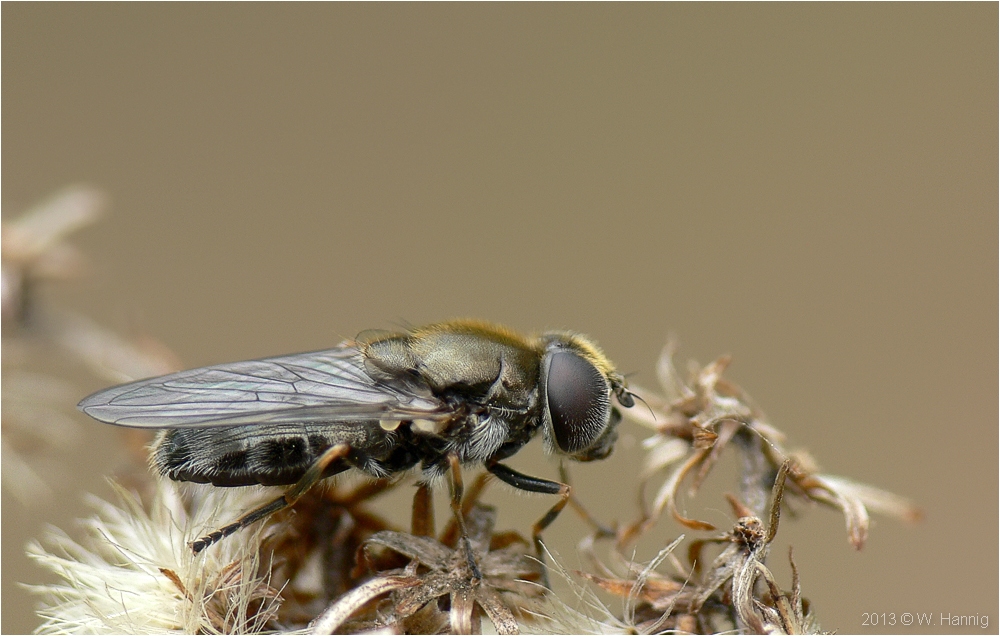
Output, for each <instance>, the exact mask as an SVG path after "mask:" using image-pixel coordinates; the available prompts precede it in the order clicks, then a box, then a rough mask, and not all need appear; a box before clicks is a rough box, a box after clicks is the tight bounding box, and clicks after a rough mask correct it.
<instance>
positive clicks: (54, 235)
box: [0, 186, 180, 506]
mask: <svg viewBox="0 0 1000 636" xmlns="http://www.w3.org/2000/svg"><path fill="white" fill-rule="evenodd" d="M104 206H105V197H104V195H103V194H102V193H101V192H99V191H97V190H94V189H92V188H88V187H84V186H74V187H70V188H67V189H65V190H63V191H62V192H59V193H57V194H56V195H54V196H52V197H51V198H49V199H47V200H46V201H43V202H42V203H40V204H39V205H36V206H35V207H33V208H31V209H30V210H28V211H27V212H25V213H24V214H22V215H21V216H19V217H18V218H16V219H14V220H13V221H9V222H8V221H5V222H4V223H3V228H2V234H0V237H2V243H3V252H2V254H3V259H2V273H3V276H2V280H3V295H2V298H3V304H2V310H3V350H4V356H3V384H4V388H5V390H4V394H3V396H4V400H3V418H2V419H3V436H2V440H3V445H2V449H3V457H2V459H3V461H2V463H0V465H2V467H3V486H4V488H5V489H7V490H8V491H9V492H10V493H11V494H13V495H14V496H15V497H16V498H17V499H18V500H19V501H20V502H21V503H22V504H24V505H26V506H33V505H36V504H37V503H39V502H45V501H48V500H49V498H50V496H51V494H52V488H51V486H50V483H55V482H57V481H69V482H71V481H72V480H68V479H65V477H67V476H66V475H63V474H62V469H61V462H60V461H59V458H60V457H61V453H65V452H68V451H69V450H71V449H73V448H75V447H76V445H77V443H78V441H79V439H80V436H81V434H82V428H81V425H80V422H79V421H78V419H77V418H78V414H77V412H76V410H75V409H74V408H73V407H74V406H75V404H76V402H77V401H78V399H79V393H80V390H79V389H77V388H75V387H74V386H73V385H72V384H71V383H70V382H69V381H67V380H65V379H63V378H61V377H59V376H58V375H57V374H56V373H55V372H53V371H52V368H51V367H53V366H54V365H53V364H52V362H54V361H55V362H58V361H60V360H64V361H70V362H72V363H75V364H82V365H83V366H84V367H85V368H86V369H88V370H89V371H90V372H91V373H93V374H96V375H97V376H99V377H101V378H102V379H104V380H105V381H107V382H124V381H127V380H131V379H136V378H141V377H147V376H150V375H159V374H162V373H167V372H169V371H172V370H176V369H177V368H179V366H180V365H179V364H178V362H177V360H176V358H175V357H174V356H173V354H171V353H170V352H169V351H168V350H167V349H166V348H165V347H163V346H162V345H160V344H159V343H157V342H156V341H155V340H153V339H152V338H142V339H139V340H138V341H136V342H132V341H129V340H127V339H125V338H122V337H121V336H119V335H117V334H115V333H114V332H112V331H109V330H108V329H105V328H103V327H101V326H100V325H98V324H96V323H94V322H93V321H91V320H89V319H87V318H85V317H84V316H81V315H79V314H77V313H75V312H72V311H68V310H66V309H61V308H57V307H53V306H51V305H45V304H43V303H42V301H41V299H40V298H39V292H40V289H41V288H42V287H43V286H45V285H47V284H51V283H56V282H62V281H70V280H74V279H77V278H79V277H81V276H82V275H83V274H84V273H86V270H87V259H86V258H85V256H84V255H83V254H82V253H80V252H79V250H77V249H76V248H74V247H73V246H72V245H71V244H69V243H68V241H67V239H68V238H69V236H70V235H71V234H72V233H74V232H76V231H77V230H80V229H82V228H84V227H87V226H89V225H91V224H93V223H94V222H96V221H97V220H99V219H100V218H101V216H102V215H103V209H104ZM33 367H40V368H42V369H44V370H38V369H36V368H33ZM123 434H124V435H128V433H123ZM133 435H134V434H133ZM133 446H138V445H133ZM140 463H143V462H140ZM45 474H47V475H50V476H55V477H56V479H50V480H46V479H45V478H43V477H42V475H45Z"/></svg>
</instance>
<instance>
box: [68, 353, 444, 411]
mask: <svg viewBox="0 0 1000 636" xmlns="http://www.w3.org/2000/svg"><path fill="white" fill-rule="evenodd" d="M79 408H80V410H81V411H83V412H84V413H86V414H87V415H89V416H91V417H93V418H94V419H97V420H100V421H102V422H107V423H109V424H118V425H121V426H135V427H151V428H155V427H161V428H178V427H204V426H232V425H237V424H256V423H308V422H335V421H349V420H359V419H366V420H371V419H431V420H438V419H445V418H447V417H448V416H450V415H451V414H452V409H450V408H449V407H448V406H447V405H446V404H445V403H444V402H443V401H441V400H439V399H437V398H435V397H434V396H433V395H431V393H430V391H421V390H419V389H417V388H414V387H407V386H404V385H402V384H400V385H399V386H396V385H389V384H386V383H384V382H378V381H376V380H373V379H372V378H371V377H370V376H369V375H368V374H367V373H366V372H365V366H364V358H363V356H362V354H361V352H360V351H358V349H357V348H356V347H354V346H352V345H351V344H350V343H344V344H341V345H340V346H339V347H337V348H335V349H328V350H326V351H313V352H310V353H298V354H294V355H288V356H280V357H277V358H267V359H264V360H249V361H246V362H233V363H230V364H220V365H216V366H211V367H204V368H201V369H191V370H190V371H181V372H179V373H173V374H170V375H165V376H161V377H158V378H150V379H148V380H140V381H138V382H131V383H129V384H123V385H121V386H116V387H112V388H110V389H105V390H103V391H98V392H97V393H95V394H93V395H91V396H90V397H88V398H86V399H84V400H83V401H82V402H80V404H79Z"/></svg>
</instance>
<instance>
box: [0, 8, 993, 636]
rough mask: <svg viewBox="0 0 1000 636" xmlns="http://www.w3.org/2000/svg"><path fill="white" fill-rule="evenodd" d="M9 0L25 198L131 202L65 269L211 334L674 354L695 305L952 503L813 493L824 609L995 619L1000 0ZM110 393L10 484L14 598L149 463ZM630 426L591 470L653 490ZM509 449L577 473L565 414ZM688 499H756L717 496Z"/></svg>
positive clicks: (811, 545)
mask: <svg viewBox="0 0 1000 636" xmlns="http://www.w3.org/2000/svg"><path fill="white" fill-rule="evenodd" d="M2 17H3V38H2V40H3V41H2V46H3V51H2V52H3V58H2V60H3V68H2V71H3V198H2V201H3V209H4V216H5V218H6V219H9V218H12V217H13V216H14V215H16V214H17V213H18V212H19V211H21V210H24V209H26V208H27V207H29V206H30V205H31V204H33V203H35V202H36V201H38V200H40V199H42V198H43V197H45V196H47V195H49V194H50V193H52V192H53V191H55V190H57V189H59V188H61V187H63V186H65V185H67V184H71V183H78V182H85V183H89V184H93V185H95V186H97V187H100V188H102V189H103V190H104V191H105V192H106V193H107V194H108V195H109V197H110V199H111V201H112V204H111V210H110V214H109V217H108V219H107V220H105V221H103V222H102V223H99V224H97V225H95V226H93V227H91V228H88V229H87V230H85V231H83V232H81V233H79V234H78V235H77V236H75V237H74V239H73V243H74V244H75V245H77V246H79V247H80V248H81V249H83V250H84V251H85V252H86V253H87V254H89V255H90V256H91V257H92V262H93V268H92V274H91V276H90V277H89V278H87V279H85V280H84V281H82V282H79V283H73V284H65V285H60V286H53V287H51V288H50V289H47V290H45V291H46V294H45V296H44V301H45V302H47V303H50V304H52V305H59V306H63V307H70V308H74V309H77V310H79V311H81V312H83V313H85V314H86V315H88V316H90V317H92V318H94V319H96V320H98V321H100V322H101V323H102V324H105V325H107V326H110V327H113V328H115V329H117V330H118V331H120V332H122V333H126V334H137V333H145V334H151V335H153V336H155V337H157V338H158V339H160V340H161V341H162V342H163V343H165V344H167V345H168V346H169V347H170V348H172V349H173V350H174V351H175V352H176V353H177V354H178V355H179V356H180V358H181V359H182V361H183V363H184V365H185V366H189V367H191V366H200V365H206V364H211V363H217V362H224V361H232V360H239V359H247V358H253V357H260V356H265V355H272V354H281V353H288V352H294V351H304V350H309V349H317V348H324V347H328V346H332V345H333V344H335V343H336V342H337V341H338V340H339V339H340V338H341V337H343V336H351V335H354V334H356V333H357V332H359V331H361V330H363V329H367V328H375V327H389V328H391V327H394V326H397V325H399V324H403V323H414V324H420V323H424V322H428V321H434V320H439V319H444V318H449V317H456V316H477V317H482V318H488V319H490V320H494V321H499V322H503V323H507V324H509V325H511V326H513V327H516V328H518V329H522V330H525V331H530V330H535V329H543V328H550V327H568V328H573V329H578V330H580V331H583V332H585V333H588V334H590V335H592V336H593V337H594V338H596V339H597V340H598V341H599V342H600V343H601V344H602V345H603V346H604V348H605V349H606V351H607V352H608V354H609V355H610V356H611V357H612V359H614V360H615V361H616V362H617V363H618V365H619V367H620V368H621V369H622V370H624V371H626V372H633V373H635V375H634V376H632V377H633V380H634V381H635V382H637V383H639V384H644V385H647V386H650V385H654V384H655V380H654V374H653V365H654V362H655V360H656V358H657V356H658V354H659V351H660V348H661V346H662V345H663V343H664V342H665V339H666V336H667V334H668V332H674V333H676V334H677V336H678V337H679V339H680V342H681V352H680V354H681V355H680V357H681V359H682V360H684V359H687V358H690V357H694V358H697V359H698V360H700V361H701V362H707V361H709V360H710V359H712V358H714V357H715V356H717V355H719V354H722V353H731V354H732V355H733V356H734V360H735V361H734V364H733V366H732V367H731V370H730V373H729V376H730V377H731V378H733V379H734V380H736V381H737V382H739V383H741V384H742V385H743V386H744V387H745V388H746V389H747V390H748V391H749V392H750V394H751V395H752V396H753V397H754V398H755V399H756V400H757V402H758V403H759V404H760V405H761V406H762V407H763V408H764V409H765V410H766V411H767V413H768V415H769V416H770V418H771V420H772V421H773V423H774V424H775V425H777V426H778V427H780V428H782V429H783V430H784V431H785V432H786V433H788V435H789V445H790V446H793V447H799V446H804V447H806V448H809V449H810V450H811V451H812V452H813V454H814V455H815V456H816V457H817V458H818V460H819V461H820V462H821V464H822V466H823V468H824V469H825V470H826V471H827V472H831V473H837V474H841V475H848V476H851V477H854V478H857V479H859V480H862V481H866V482H869V483H872V484H876V485H879V486H882V487H885V488H887V489H890V490H892V491H894V492H897V493H899V494H902V495H906V496H909V497H912V498H913V499H915V500H916V501H917V502H918V503H919V504H920V505H921V506H922V507H923V508H924V509H925V511H926V515H927V516H926V520H925V521H924V522H923V523H922V524H920V525H917V526H906V525H904V524H901V523H898V522H896V521H894V520H889V519H884V518H876V523H875V526H874V528H873V529H872V532H871V538H870V540H869V543H868V545H867V546H866V547H865V549H864V550H863V551H862V552H860V553H857V552H855V551H854V550H852V549H851V548H850V547H849V545H848V543H847V538H846V534H845V532H844V529H843V521H842V518H841V517H840V516H839V514H838V513H835V512H833V511H830V510H826V509H814V510H805V511H802V512H803V514H802V515H801V516H800V517H799V518H798V519H794V520H791V518H790V517H789V520H787V521H783V524H782V527H781V533H780V534H779V537H778V544H779V547H777V548H776V549H775V551H774V552H773V554H774V555H775V556H774V557H773V559H772V561H774V562H775V566H776V571H777V572H778V573H779V576H783V577H784V578H783V579H782V583H783V584H784V585H786V586H787V585H788V584H789V578H788V574H787V572H788V570H787V566H785V565H784V561H785V558H784V554H785V551H786V548H785V546H787V545H788V544H792V545H794V546H795V550H796V558H797V562H798V565H799V569H800V571H801V576H802V585H803V590H804V593H805V595H806V596H808V597H809V598H810V599H811V600H812V602H813V604H814V606H815V608H816V610H817V612H818V617H819V619H820V621H821V624H822V625H823V627H824V628H826V629H836V630H840V631H841V632H866V631H875V632H881V631H885V628H884V627H881V626H879V627H876V628H872V627H865V626H864V625H863V624H862V620H863V612H879V613H882V612H886V613H888V612H896V613H897V614H899V613H902V612H932V613H934V614H935V615H937V614H940V613H942V612H943V613H951V614H969V615H986V616H988V617H989V631H994V630H995V629H996V625H997V624H998V620H1000V616H998V605H997V599H998V587H997V569H996V568H997V562H998V553H997V521H998V510H997V502H998V491H997V470H998V455H997V448H998V423H997V397H998V395H997V386H998V377H997V368H998V364H997V350H998V342H997V306H998V298H997V287H998V285H997V282H998V281H997V263H998V259H997V229H998V227H997V218H998V212H997V210H998V200H997V174H998V163H997V132H998V131H997V120H998V110H997V92H998V86H997V74H998V73H997V46H998V39H997V22H998V12H997V5H996V4H993V3H982V4H947V5H944V4H920V5H913V4H878V5H870V4H865V5H848V4H837V5H816V4H809V5H799V4H781V5H771V4H739V5H731V4H711V5H672V4H670V5H661V4H642V5H607V4H587V5H578V4H558V5H542V4H530V5H520V4H519V5H504V4H491V5H465V4H457V5H452V4H449V5H430V4H421V5H407V4H392V5H380V4H365V5H351V4H333V5H324V4H309V5H292V6H290V5H281V6H278V5H267V4H255V5H232V4H226V5H198V4H194V5H192V4H171V5H152V6H151V5H135V4H127V5H121V4H118V5H104V4H70V5H67V4H10V3H5V4H4V5H3V8H2ZM76 382H77V385H78V386H79V397H82V396H83V395H85V394H86V393H88V392H90V391H92V390H95V389H98V388H100V385H101V382H100V381H98V380H95V379H93V378H92V377H91V378H89V379H88V377H87V376H85V375H80V377H79V378H78V379H77V380H76ZM86 426H87V428H86V430H87V442H86V444H84V445H82V447H80V448H79V452H78V453H75V454H73V455H72V456H69V457H66V458H65V465H66V466H68V467H70V468H71V470H72V471H73V475H74V477H73V479H68V480H64V481H63V482H61V483H60V484H58V485H57V488H58V489H59V497H58V498H57V500H56V501H55V502H54V503H51V504H48V505H42V506H39V507H36V508H34V509H28V508H25V507H24V506H23V505H21V504H19V503H18V502H17V501H15V500H13V499H11V498H9V496H8V493H7V492H6V491H5V492H4V495H3V497H4V498H3V513H4V519H3V580H2V583H3V591H2V600H3V607H2V610H3V624H2V629H3V631H4V632H17V631H24V630H30V629H33V628H34V627H35V626H36V625H37V623H38V621H37V619H36V618H34V616H33V613H32V610H31V606H32V604H33V603H34V601H33V599H31V598H30V597H29V595H27V594H26V593H25V592H24V591H23V590H22V589H21V588H20V587H19V585H18V584H19V583H24V582H27V583H37V582H41V581H43V580H49V579H46V577H45V575H44V574H43V573H41V572H40V571H39V570H37V569H35V568H34V567H33V566H32V565H30V564H29V563H28V562H27V560H26V559H25V557H24V556H23V546H24V544H25V542H26V541H27V540H28V539H29V538H31V537H36V536H39V535H40V533H41V529H42V527H43V524H45V523H54V524H56V525H58V526H60V527H63V528H67V529H69V530H71V531H72V532H75V530H73V528H74V525H73V522H72V519H74V518H77V517H80V516H81V515H85V514H87V512H88V510H89V509H88V508H87V506H86V505H85V504H84V503H83V501H82V496H83V493H84V492H96V493H98V494H101V495H104V496H107V495H108V494H109V490H108V488H107V487H106V486H105V485H104V482H103V475H105V474H109V473H112V472H114V471H115V470H118V469H119V468H120V466H121V465H122V463H123V462H124V460H123V459H122V451H121V450H120V449H119V447H118V445H117V444H118V442H117V439H118V438H117V437H116V436H115V435H114V432H113V431H112V430H110V427H104V426H101V425H98V424H96V423H93V424H92V425H91V424H89V423H88V424H86ZM625 426H626V427H627V430H623V437H624V439H623V441H622V444H621V445H620V447H619V449H618V451H617V452H616V454H615V455H614V456H613V457H612V458H611V459H609V460H608V461H607V462H605V463H595V464H592V465H587V466H579V467H575V468H574V473H573V474H574V476H575V479H576V480H577V485H579V486H580V487H581V488H582V489H583V492H585V493H587V494H586V500H587V501H588V503H592V504H593V506H594V507H595V508H596V509H597V511H598V514H600V515H602V516H604V517H606V518H613V517H617V518H619V519H622V520H628V519H631V518H632V517H633V516H634V514H635V507H634V504H633V503H632V501H631V498H630V499H629V501H628V502H625V503H623V502H622V501H621V500H620V499H621V497H620V493H621V491H622V485H621V484H623V483H624V484H631V483H632V479H633V474H634V472H635V466H636V462H637V458H638V457H639V454H638V452H639V451H638V450H637V448H636V444H637V442H638V441H640V440H641V439H642V438H643V436H644V435H643V432H642V431H640V430H639V429H638V428H637V427H633V426H631V425H625ZM729 461H730V462H731V458H730V460H729ZM512 464H513V465H514V466H515V467H519V468H522V469H524V470H528V471H533V473H534V474H539V475H541V476H550V477H551V476H554V475H555V469H554V468H553V467H552V466H551V465H549V464H546V463H544V460H543V459H542V457H541V452H540V451H539V450H538V449H537V448H533V449H530V450H526V451H525V452H524V453H523V454H522V455H519V456H518V458H517V459H516V460H515V461H513V462H512ZM713 477H714V479H715V481H716V482H717V483H716V487H717V488H718V489H719V490H725V489H732V488H734V487H735V486H731V485H730V484H729V483H726V478H725V476H724V475H722V474H721V473H720V474H719V475H714V476H713ZM489 499H490V501H492V502H493V503H497V504H499V505H500V506H501V508H502V509H503V506H504V503H505V502H507V503H508V504H511V503H515V502H516V505H514V506H511V505H508V506H507V511H505V512H504V515H508V516H506V517H504V518H502V519H501V524H505V525H509V526H511V527H517V528H520V529H522V530H526V529H527V527H528V525H529V524H530V522H531V521H532V520H533V519H534V518H537V516H539V515H540V514H541V513H542V512H543V511H544V510H545V509H546V508H547V506H548V505H550V502H549V501H548V500H546V499H545V498H543V497H529V498H523V497H517V496H516V495H514V494H511V493H510V492H509V491H507V490H503V489H496V490H494V491H491V493H490V496H489ZM689 505H690V506H692V507H691V508H689V509H690V510H699V509H701V510H708V513H706V514H708V515H709V516H710V517H711V518H712V519H715V520H722V519H724V518H725V517H726V515H727V514H728V513H727V511H726V506H725V504H724V502H723V500H722V499H720V498H717V497H714V496H710V495H709V494H707V493H706V494H703V495H702V496H700V497H699V498H698V499H696V500H694V501H693V502H689ZM511 507H516V508H518V509H519V513H518V514H517V515H512V514H511V513H510V512H509V509H510V508H511ZM584 530H585V528H584V526H583V525H582V524H581V522H580V521H579V520H578V519H577V518H576V517H575V516H573V515H572V514H567V515H564V516H563V517H562V518H560V520H559V521H558V522H557V523H556V524H555V526H554V527H553V531H554V532H553V534H554V535H557V537H563V535H564V536H565V538H555V539H553V540H555V541H563V544H560V545H561V546H562V547H561V549H562V551H563V552H564V553H571V551H572V545H573V543H572V541H573V540H574V538H575V537H578V536H580V535H581V534H582V533H583V532H584ZM656 532H657V533H659V534H660V536H662V538H663V539H664V540H667V539H669V538H672V537H673V536H675V535H676V534H677V533H678V532H679V530H678V528H677V527H676V526H674V525H673V524H672V523H670V522H667V521H663V522H661V524H660V525H659V526H658V527H657V529H656ZM644 556H646V557H647V558H648V557H649V556H651V555H644ZM567 560H568V561H570V563H569V564H570V565H571V566H572V565H574V563H573V557H572V556H570V558H569V559H567ZM940 629H945V631H951V632H962V631H965V632H968V631H977V632H978V631H981V630H978V629H976V628H964V629H953V630H948V629H946V628H941V627H940V626H935V627H934V628H933V629H932V630H931V631H938V630H940ZM890 631H895V632H900V633H911V632H918V631H920V630H919V629H917V628H915V627H912V628H904V627H902V626H897V627H895V628H891V630H890Z"/></svg>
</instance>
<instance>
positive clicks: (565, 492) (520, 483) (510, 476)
mask: <svg viewBox="0 0 1000 636" xmlns="http://www.w3.org/2000/svg"><path fill="white" fill-rule="evenodd" d="M486 470H488V471H490V472H491V473H493V474H494V475H496V476H497V478H499V479H500V480H501V481H503V482H506V483H508V484H510V485H511V486H513V487H514V488H518V489H520V490H526V491H528V492H538V493H543V494H546V495H559V501H557V502H556V504H555V505H554V506H552V507H551V508H550V509H549V511H548V512H546V513H545V515H544V516H543V517H542V518H541V519H539V520H538V521H536V522H535V525H533V526H532V527H531V538H532V539H533V540H534V542H535V552H536V553H537V556H538V560H539V561H540V562H541V563H543V564H544V563H545V558H544V555H545V551H544V544H543V543H542V530H545V529H546V528H548V527H549V524H551V523H552V522H553V521H555V518H556V517H558V516H559V513H560V512H562V509H563V508H565V507H566V503H567V502H568V501H569V496H570V492H571V489H570V487H569V486H568V485H567V484H563V483H560V482H558V481H549V480H548V479H541V478H539V477H530V476H528V475H525V474H524V473H519V472H517V471H516V470H514V469H513V468H510V467H508V466H504V465H503V464H500V463H497V462H491V463H488V464H487V465H486ZM543 576H544V568H543ZM545 578H546V580H545V586H546V587H549V586H548V580H547V579H548V577H547V576H546V577H545Z"/></svg>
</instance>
